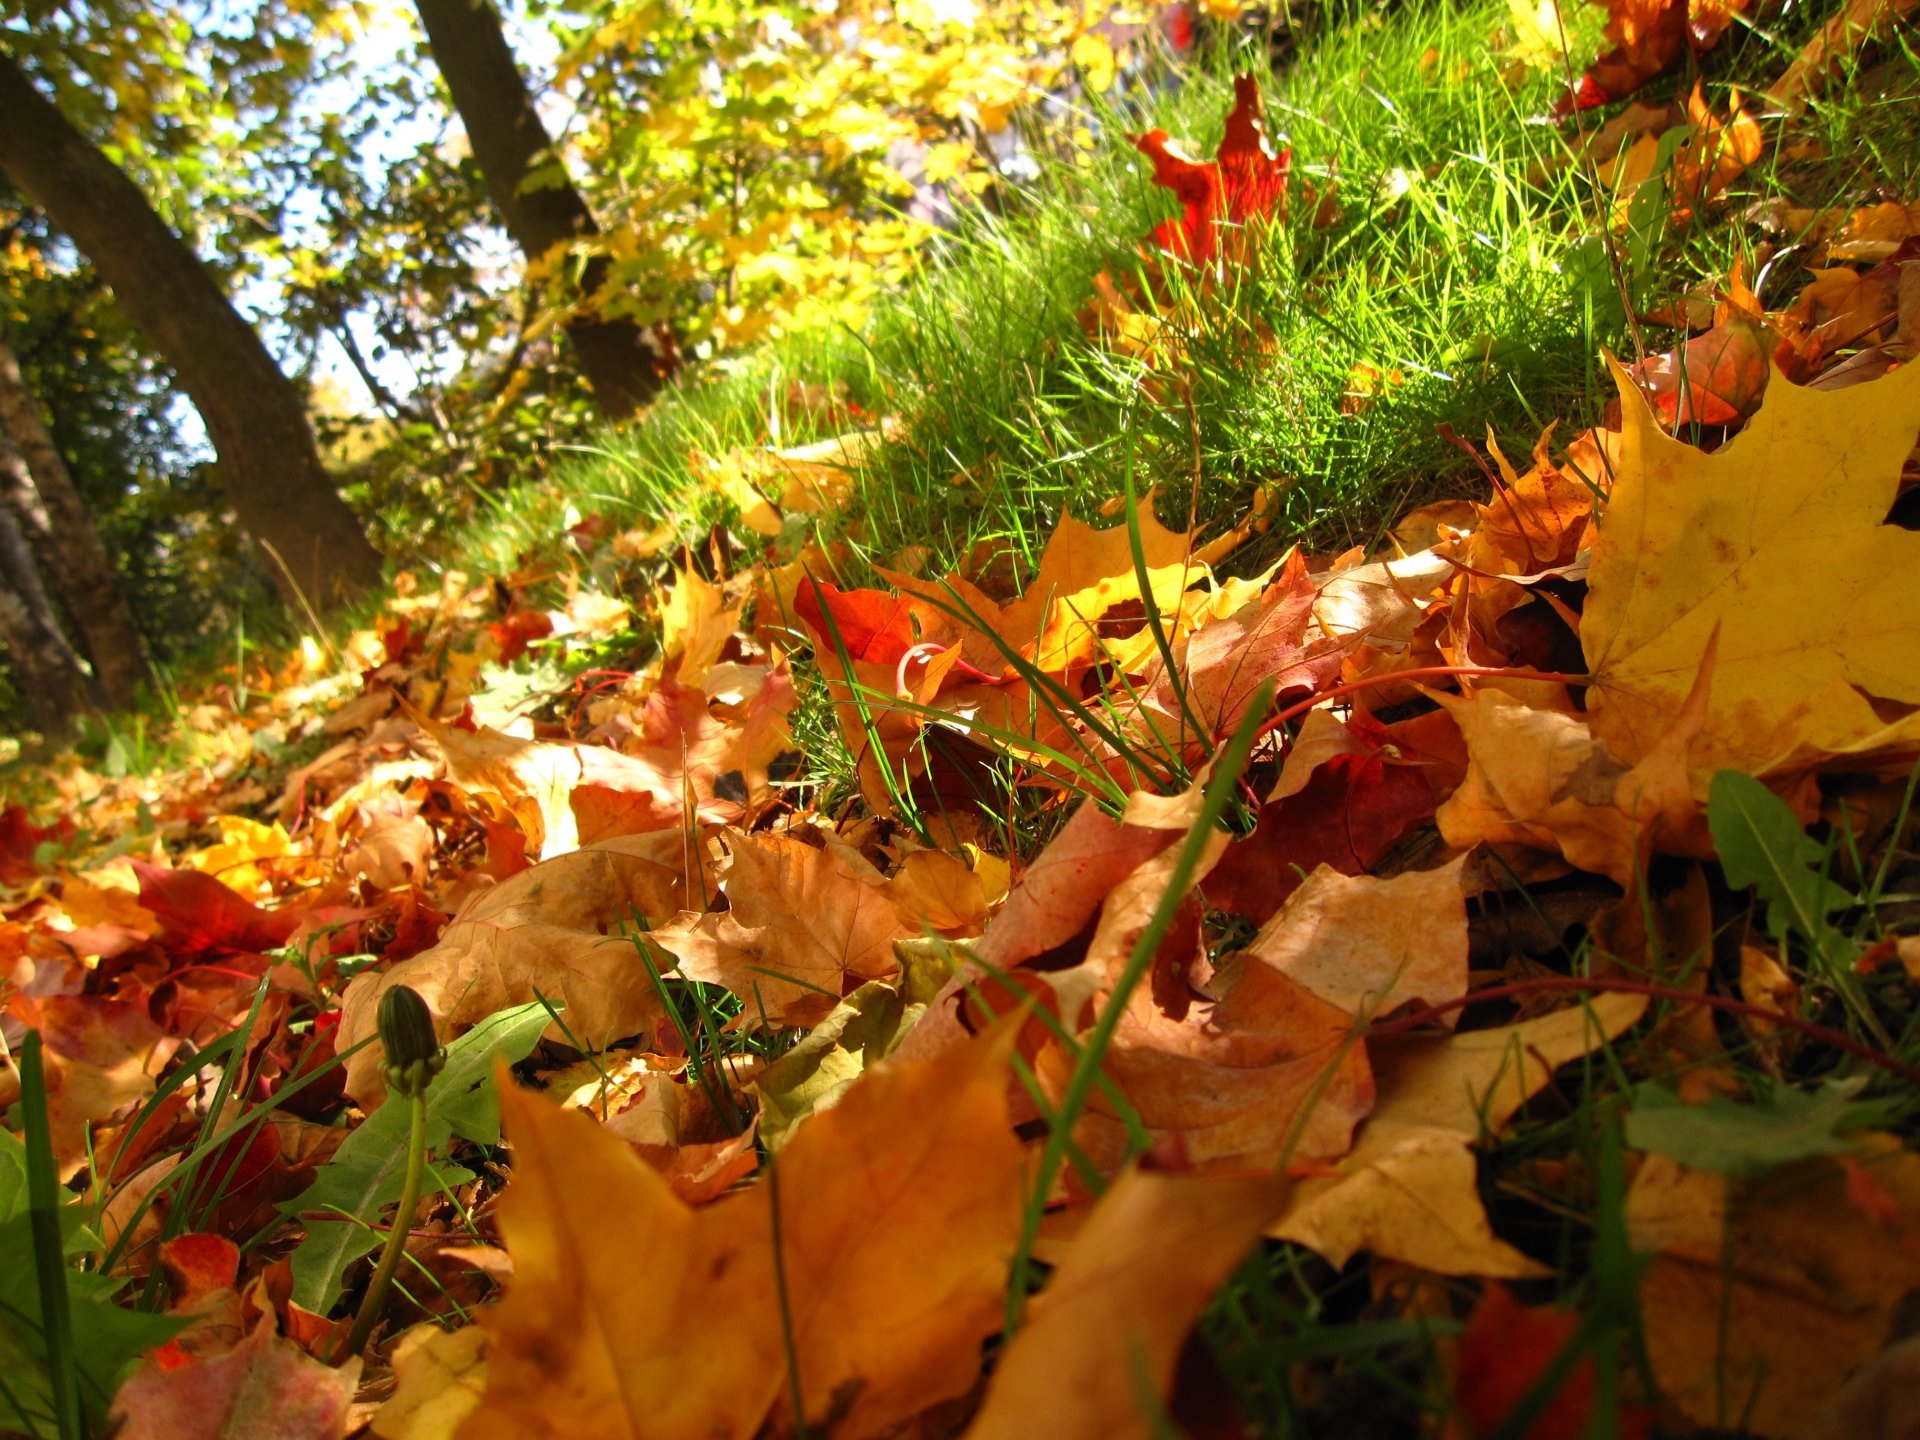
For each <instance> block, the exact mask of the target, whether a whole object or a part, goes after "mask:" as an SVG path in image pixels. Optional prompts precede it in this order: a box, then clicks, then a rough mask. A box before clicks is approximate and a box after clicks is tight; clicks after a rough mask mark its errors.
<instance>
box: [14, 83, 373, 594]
mask: <svg viewBox="0 0 1920 1440" xmlns="http://www.w3.org/2000/svg"><path fill="white" fill-rule="evenodd" d="M0 170H5V171H6V173H7V174H8V175H9V176H10V177H11V178H12V179H13V181H14V183H15V184H16V185H18V186H19V187H20V188H21V189H22V190H24V191H25V192H26V193H27V195H28V196H29V197H30V198H31V199H32V200H33V201H34V203H35V204H37V205H39V206H40V208H41V209H43V210H45V211H46V212H47V215H48V217H49V218H51V219H52V221H53V223H54V224H55V225H57V226H58V227H59V228H60V229H62V230H64V231H65V232H66V233H67V235H68V237H69V238H70V239H71V240H72V241H73V243H74V244H75V245H77V246H78V247H79V248H80V249H81V250H82V251H83V252H85V254H86V255H87V257H88V258H89V259H90V260H92V261H93V263H94V267H95V268H96V269H97V270H98V271H99V272H100V277H101V278H102V279H103V280H105V281H106V282H107V284H108V285H110V286H112V287H113V293H114V298H115V299H116V300H117V301H118V302H119V304H120V308H121V309H122V310H123V311H125V312H126V314H127V317H128V318H129V319H130V320H132V321H133V323H134V324H135V325H137V326H138V327H139V328H140V330H141V332H142V333H143V334H144V335H145V336H146V337H147V339H148V341H149V342H150V343H151V344H152V345H153V347H154V349H155V350H157V351H158V352H159V353H160V356H161V358H162V359H164V360H165V361H166V362H167V364H168V365H170V366H171V367H172V368H173V371H174V373H175V374H176V375H178V376H179V378H180V383H181V385H182V386H183V387H185V389H186V391H187V393H188V394H189V395H190V396H192V397H193V403H194V407H195V408H196V409H198V410H199V412H200V416H201V418H202V419H203V420H205V421H206V425H207V434H208V435H209V436H210V437H211V438H212V440H213V446H214V449H215V450H216V451H217V452H218V453H219V456H220V479H221V484H222V486H223V487H224V488H225V490H226V495H227V500H228V502H229V503H230V504H231V505H232V506H233V508H234V511H235V513H236V514H238V515H239V517H240V523H241V524H242V525H244V526H245V527H246V528H247V531H248V533H249V534H251V535H252V536H253V537H254V538H255V539H256V540H257V541H259V542H260V545H261V547H262V548H263V549H264V550H266V551H267V554H268V560H267V563H268V568H269V570H270V572H271V573H272V575H273V578H274V583H275V584H276V585H277V586H279V588H280V590H281V593H282V594H284V595H286V596H288V598H289V599H293V600H295V601H296V603H297V602H299V601H300V600H301V599H302V598H304V600H305V602H306V603H310V604H315V605H325V604H330V603H331V602H333V601H334V600H336V599H339V598H340V597H342V596H343V595H346V594H349V593H351V592H354V591H357V590H364V589H367V588H368V587H370V586H372V585H374V584H376V583H377V582H378V581H379V579H380V556H379V553H378V552H377V551H375V550H374V548H373V546H372V545H370V544H368V543H367V537H366V534H365V532H364V531H363V530H361V528H360V522H359V521H358V520H356V519H355V518H354V514H353V511H352V510H350V509H348V508H347V503H346V501H344V500H342V499H341V498H340V492H339V491H337V490H336V489H334V487H333V478H332V477H331V476H330V475H328V473H327V468H326V466H325V465H324V464H322V463H321V460H320V451H319V449H318V448H317V447H316V446H315V444H314V439H313V429H312V427H311V426H310V425H309V424H308V422H307V411H306V405H305V402H304V401H303V399H302V398H301V395H300V391H299V389H298V388H297V387H296V386H295V385H294V384H293V382H292V381H290V380H289V379H287V377H286V376H285V375H284V374H282V373H281V371H280V367H279V366H278V365H276V364H274V361H273V357H272V356H271V355H269V354H268V353H267V348H266V346H264V345H262V344H261V343H260V337H259V336H258V335H256V334H254V332H253V329H252V327H251V326H249V325H248V324H247V322H246V321H245V320H243V319H241V318H240V314H239V312H238V311H236V310H235V309H234V308H233V306H232V305H231V304H230V303H229V302H228V300H227V297H226V295H225V293H224V292H223V291H222V290H221V288H220V286H219V283H218V282H217V281H216V280H215V279H214V277H213V275H212V274H211V273H210V272H209V271H208V270H207V268H206V267H205V266H204V265H202V264H201V263H200V257H199V256H198V255H196V254H195V253H194V251H193V249H192V247H191V246H189V245H188V244H187V243H186V242H185V241H183V240H182V239H181V238H180V237H179V236H178V235H176V234H174V233H173V231H171V230H169V229H168V228H167V226H166V223H165V222H164V221H163V220H161V218H160V217H159V216H158V215H157V214H155V213H154V209H153V207H152V206H151V205H150V204H148V203H147V198H146V196H144V195H143V194H141V193H140V189H139V187H138V186H137V185H135V184H134V183H133V182H132V181H131V180H129V179H128V178H127V177H126V176H125V175H124V174H122V173H121V171H120V170H119V169H118V168H116V167H115V165H114V164H113V162H112V161H111V160H109V159H107V157H106V156H105V155H103V154H101V153H100V150H99V149H98V148H97V147H96V146H95V145H94V144H93V142H92V141H90V140H88V139H87V138H86V137H85V136H84V135H82V134H81V133H80V132H79V131H78V130H75V129H74V128H73V126H71V125H70V124H68V123H67V120H66V117H65V116H63V115H62V114H61V113H60V111H59V109H58V108H57V107H56V106H55V105H54V104H53V103H52V102H51V101H49V100H48V99H47V98H46V97H45V96H43V95H42V94H41V93H40V92H39V90H37V89H36V88H34V85H33V82H32V81H31V80H29V79H28V78H27V75H26V73H25V72H24V71H22V70H21V69H20V67H19V66H18V65H16V64H15V63H14V62H13V61H12V59H11V58H9V57H8V56H7V55H6V54H5V53H4V52H0Z"/></svg>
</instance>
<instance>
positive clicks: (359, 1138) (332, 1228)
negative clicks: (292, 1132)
mask: <svg viewBox="0 0 1920 1440" xmlns="http://www.w3.org/2000/svg"><path fill="white" fill-rule="evenodd" d="M551 1021H552V1016H551V1014H550V1013H549V1012H548V1009H547V1007H546V1006H545V1005H542V1004H539V1003H535V1004H532V1005H519V1006H515V1007H514V1008H513V1009H511V1010H502V1011H500V1012H499V1013H498V1014H495V1015H489V1016H488V1017H487V1018H486V1019H485V1020H482V1021H481V1022H480V1023H479V1024H478V1025H476V1026H474V1027H473V1029H471V1030H469V1031H468V1032H467V1033H466V1034H464V1035H462V1036H461V1037H460V1038H459V1039H458V1040H456V1041H454V1042H453V1043H452V1044H451V1045H449V1046H448V1047H447V1066H446V1069H444V1070H442V1071H441V1072H440V1074H439V1075H438V1076H436V1077H435V1079H434V1081H433V1084H432V1085H431V1086H429V1087H428V1089H427V1149H428V1150H429V1151H433V1150H438V1149H440V1148H441V1147H442V1146H443V1145H445V1144H446V1143H447V1140H448V1139H449V1137H451V1136H452V1135H455V1134H458V1135H461V1136H463V1137H464V1138H466V1139H468V1140H471V1141H473V1143H474V1144H476V1145H493V1144H497V1143H498V1142H499V1139H500V1097H499V1096H498V1095H497V1094H495V1093H494V1089H493V1062H494V1057H495V1056H504V1057H505V1058H506V1060H507V1061H508V1063H509V1064H514V1063H518V1062H519V1061H521V1060H524V1059H526V1058H527V1056H528V1055H529V1054H531V1053H532V1051H533V1047H534V1046H535V1045H536V1044H538V1043H539V1040H540V1032H541V1031H543V1030H545V1029H546V1028H547V1026H548V1024H550V1023H551ZM406 1139H407V1107H406V1106H405V1105H397V1104H389V1105H383V1106H381V1107H380V1108H379V1109H378V1110H376V1111H374V1112H373V1114H372V1115H371V1116H369V1117H368V1118H367V1120H366V1122H365V1123H364V1124H362V1125H361V1126H360V1128H359V1129H357V1130H355V1131H354V1132H353V1134H351V1135H349V1136H348V1137H347V1139H346V1141H345V1143H343V1144H342V1145H341V1146H340V1148H339V1149H338V1150H337V1151H335V1152H334V1156H333V1160H332V1161H331V1162H330V1163H329V1164H326V1165H323V1166H321V1167H320V1173H319V1175H318V1176H317V1177H315V1179H314V1182H313V1184H312V1185H310V1186H308V1187H307V1188H306V1189H305V1190H304V1191H302V1192H301V1193H300V1195H299V1196H297V1197H296V1198H295V1199H293V1200H292V1201H290V1202H289V1203H288V1204H287V1205H286V1206H284V1207H282V1208H283V1209H284V1210H285V1211H286V1212H287V1213H288V1214H298V1213H302V1212H311V1211H316V1210H331V1211H336V1212H338V1213H339V1214H342V1215H351V1216H353V1217H354V1219H353V1220H339V1221H332V1220H315V1221H312V1222H310V1223H309V1224H308V1227H307V1238H306V1239H304V1240H302V1241H301V1242H300V1244H299V1245H298V1246H297V1247H296V1248H295V1249H294V1252H293V1299H294V1302H295V1303H296V1304H298V1305H300V1306H301V1307H302V1308H304V1309H307V1310H311V1311H313V1312H314V1313H315V1314H316V1315H325V1314H326V1313H327V1312H328V1311H329V1310H331V1309H333V1305H334V1302H335V1301H336V1300H338V1299H339V1298H340V1290H341V1287H342V1284H343V1282H344V1281H345V1279H346V1274H347V1268H348V1267H349V1266H351V1265H352V1264H353V1262H354V1261H356V1260H358V1259H359V1258H360V1257H361V1256H362V1255H366V1254H369V1253H371V1252H372V1251H373V1250H375V1249H377V1248H378V1247H379V1245H380V1242H381V1240H382V1239H383V1238H384V1237H383V1236H382V1234H381V1232H380V1231H378V1230H376V1229H374V1228H373V1224H374V1222H375V1221H377V1220H378V1219H379V1218H380V1215H381V1214H382V1212H383V1211H385V1209H386V1208H387V1207H388V1206H389V1205H392V1204H394V1203H395V1202H396V1201H398V1200H399V1198H400V1190H401V1187H402V1185H403V1184H404V1182H405V1179H406V1169H407V1145H406ZM431 1168H432V1177H431V1179H430V1180H429V1184H439V1185H442V1186H452V1185H457V1184H460V1183H462V1182H464V1181H465V1180H469V1179H471V1178H472V1176H471V1174H470V1173H469V1172H467V1171H465V1170H463V1169H461V1168H460V1167H459V1166H457V1165H446V1164H440V1165H435V1166H433V1167H431Z"/></svg>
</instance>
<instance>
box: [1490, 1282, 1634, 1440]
mask: <svg viewBox="0 0 1920 1440" xmlns="http://www.w3.org/2000/svg"><path fill="white" fill-rule="evenodd" d="M1579 1328H1580V1317H1579V1316H1578V1315H1576V1314H1574V1313H1573V1312H1572V1311H1569V1310H1556V1309H1554V1308H1553V1307H1551V1306H1548V1305H1522V1304H1521V1303H1520V1302H1519V1301H1518V1300H1516V1299H1514V1298H1513V1292H1512V1291H1510V1290H1508V1289H1507V1287H1506V1286H1504V1285H1502V1284H1500V1283H1498V1282H1497V1281H1489V1282H1488V1283H1487V1288H1486V1290H1485V1291H1484V1292H1482V1294H1481V1296H1480V1303H1479V1304H1478V1305H1476V1306H1474V1307H1473V1314H1472V1315H1470V1316H1468V1317H1467V1328H1466V1330H1465V1331H1464V1332H1463V1333H1462V1334H1461V1336H1460V1360H1459V1365H1458V1366H1457V1368H1456V1369H1455V1371H1454V1376H1453V1399H1454V1404H1455V1405H1456V1406H1457V1407H1458V1410H1459V1415H1460V1418H1461V1419H1462V1420H1464V1421H1465V1422H1466V1423H1467V1425H1468V1427H1469V1432H1470V1433H1471V1434H1474V1435H1492V1434H1494V1433H1495V1432H1496V1431H1498V1430H1499V1429H1500V1427H1501V1425H1502V1424H1503V1423H1504V1422H1505V1421H1506V1419H1507V1416H1508V1415H1510V1414H1511V1413H1512V1412H1513V1409H1514V1407H1515V1406H1517V1405H1518V1404H1519V1403H1520V1402H1521V1401H1522V1400H1523V1399H1525V1398H1526V1395H1527V1393H1528V1391H1530V1390H1531V1389H1532V1388H1533V1385H1534V1382H1535V1381H1537V1380H1538V1379H1539V1378H1540V1376H1541V1375H1542V1374H1543V1373H1544V1372H1545V1371H1546V1369H1547V1367H1548V1366H1549V1365H1551V1364H1552V1363H1553V1360H1554V1357H1555V1356H1557V1355H1558V1354H1559V1353H1560V1351H1561V1349H1562V1347H1564V1346H1565V1345H1566V1343H1567V1342H1568V1341H1569V1340H1570V1339H1571V1338H1572V1337H1573V1333H1574V1331H1576V1330H1578V1329H1579ZM1592 1420H1593V1357H1592V1356H1590V1355H1583V1356H1581V1357H1580V1361H1579V1363H1578V1364H1576V1365H1575V1366H1574V1367H1573V1369H1572V1371H1571V1372H1570V1373H1569V1374H1568V1375H1567V1378H1566V1379H1565V1380H1563V1381H1562V1382H1561V1384H1560V1388H1559V1390H1558V1391H1556V1392H1555V1394H1554V1397H1553V1399H1552V1400H1551V1401H1550V1402H1549V1403H1548V1405H1547V1407H1546V1409H1545V1410H1544V1411H1542V1412H1541V1414H1540V1418H1539V1419H1537V1420H1535V1421H1534V1422H1533V1424H1532V1425H1531V1426H1529V1427H1528V1429H1527V1433H1526V1436H1525V1437H1524V1440H1585V1437H1586V1436H1587V1434H1588V1433H1589V1427H1590V1426H1591V1424H1592ZM1650 1421H1651V1416H1650V1415H1649V1414H1648V1413H1647V1412H1646V1411H1645V1410H1642V1409H1640V1408H1639V1407H1623V1408H1622V1409H1621V1411H1620V1415H1619V1426H1618V1428H1617V1430H1616V1431H1615V1433H1616V1434H1617V1435H1619V1436H1622V1437H1626V1440H1639V1437H1642V1436H1644V1435H1645V1434H1646V1433H1647V1429H1648V1426H1649V1423H1650Z"/></svg>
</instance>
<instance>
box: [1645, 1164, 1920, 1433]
mask: <svg viewBox="0 0 1920 1440" xmlns="http://www.w3.org/2000/svg"><path fill="white" fill-rule="evenodd" d="M1855 1163H1856V1164H1857V1165H1859V1166H1860V1167H1861V1168H1862V1169H1863V1170H1864V1173H1865V1174H1866V1175H1867V1176H1868V1177H1869V1180H1870V1183H1871V1184H1872V1185H1873V1186H1874V1187H1875V1189H1876V1190H1877V1192H1878V1193H1879V1195H1880V1196H1881V1197H1883V1198H1884V1201H1885V1205H1886V1209H1887V1212H1888V1213H1886V1214H1885V1215H1882V1216H1868V1215H1866V1214H1863V1213H1862V1210H1861V1208H1860V1207H1859V1206H1858V1205H1857V1204H1856V1203H1855V1202H1854V1199H1853V1198H1852V1194H1851V1191H1852V1188H1853V1187H1852V1186H1851V1185H1850V1183H1849V1181H1850V1176H1849V1171H1848V1167H1847V1166H1846V1165H1844V1164H1842V1163H1841V1162H1840V1161H1839V1160H1836V1159H1834V1158H1832V1157H1827V1156H1821V1157H1817V1158H1814V1159H1810V1160H1803V1161H1798V1162H1796V1163H1794V1164H1790V1165H1783V1166H1780V1167H1779V1168H1777V1169H1775V1170H1773V1171H1772V1172H1771V1173H1769V1174H1767V1175H1765V1176H1763V1177H1761V1178H1759V1179H1757V1180H1750V1181H1735V1180H1731V1179H1729V1178H1728V1177H1727V1176H1724V1175H1720V1174H1717V1173H1713V1172H1710V1171H1703V1170H1692V1169H1689V1168H1687V1167H1686V1166H1684V1165H1681V1164H1680V1163H1678V1162H1677V1161H1674V1160H1669V1159H1667V1158H1666V1157H1664V1156H1660V1155H1649V1156H1647V1157H1646V1158H1645V1159H1644V1160H1643V1161H1642V1163H1641V1165H1640V1169H1639V1171H1638V1173H1637V1174H1636V1175H1635V1176H1634V1179H1633V1183H1632V1185H1631V1186H1630V1187H1629V1188H1628V1191H1627V1204H1626V1211H1627V1229H1628V1233H1629V1236H1630V1237H1631V1239H1632V1242H1633V1244H1634V1247H1635V1248H1636V1249H1639V1250H1643V1251H1649V1252H1652V1253H1653V1254H1654V1257H1655V1258H1654V1261H1653V1264H1652V1267H1651V1268H1650V1269H1649V1270H1648V1272H1647V1274H1646V1278H1645V1280H1644V1281H1643V1282H1642V1288H1641V1304H1642V1306H1643V1314H1644V1316H1645V1326H1646V1332H1645V1333H1646V1343H1647V1354H1648V1356H1649V1358H1650V1359H1651V1360H1652V1362H1653V1369H1654V1375H1655V1377H1656V1378H1657V1379H1658V1380H1659V1381H1660V1385H1661V1389H1662V1390H1663V1391H1664V1392H1665V1394H1666V1395H1667V1397H1668V1399H1669V1400H1670V1401H1671V1402H1672V1403H1674V1404H1675V1405H1677V1406H1679V1408H1680V1409H1681V1410H1682V1411H1683V1412H1684V1413H1685V1414H1686V1415H1687V1416H1688V1418H1690V1419H1691V1420H1693V1421H1694V1422H1695V1423H1696V1424H1700V1425H1708V1426H1716V1425H1717V1426H1724V1425H1728V1424H1730V1423H1731V1422H1732V1421H1733V1420H1734V1419H1735V1418H1737V1419H1738V1420H1739V1421H1740V1422H1741V1423H1742V1424H1743V1425H1744V1426H1745V1427H1746V1428H1748V1429H1750V1430H1751V1431H1752V1432H1753V1433H1755V1434H1759V1435H1766V1436H1791V1435H1797V1434H1799V1433H1800V1432H1801V1431H1802V1430H1803V1429H1804V1428H1805V1427H1806V1426H1807V1425H1809V1424H1810V1423H1812V1421H1813V1420H1814V1419H1815V1417H1816V1416H1817V1415H1818V1414H1819V1412H1820V1410H1821V1407H1822V1406H1824V1405H1825V1404H1826V1403H1827V1401H1828V1400H1829V1399H1830V1398H1831V1397H1832V1396H1833V1395H1834V1393H1835V1392H1836V1391H1838V1390H1839V1388H1840V1386H1841V1383H1842V1382H1843V1381H1844V1380H1845V1379H1846V1377H1847V1376H1848V1375H1849V1374H1850V1373H1851V1372H1852V1371H1853V1369H1854V1368H1855V1367H1856V1366H1857V1365H1860V1364H1861V1363H1863V1362H1864V1361H1866V1360H1867V1359H1868V1358H1869V1357H1870V1356H1872V1355H1873V1354H1874V1353H1875V1352H1877V1351H1878V1350H1879V1349H1880V1347H1881V1346H1882V1345H1884V1344H1885V1343H1886V1342H1887V1340H1888V1338H1889V1336H1890V1335H1891V1334H1892V1333H1893V1326H1894V1322H1895V1314H1896V1310H1897V1309H1898V1308H1899V1307H1900V1306H1901V1304H1902V1302H1903V1300H1904V1298H1905V1297H1906V1296H1907V1295H1908V1294H1909V1293H1911V1292H1912V1291H1914V1290H1915V1289H1920V1252H1917V1250H1916V1246H1915V1243H1914V1238H1915V1236H1916V1235H1920V1156H1915V1155H1913V1154H1912V1153H1910V1152H1908V1151H1906V1150H1904V1149H1902V1148H1901V1147H1900V1144H1899V1142H1898V1141H1897V1140H1895V1139H1894V1138H1893V1137H1891V1136H1879V1137H1873V1138H1872V1139H1871V1140H1870V1141H1869V1149H1868V1151H1867V1153H1865V1154H1862V1155H1860V1156H1859V1157H1858V1159H1857V1160H1856V1161H1855ZM1810 1336H1818V1337H1819V1343H1818V1344H1809V1343H1808V1337H1810Z"/></svg>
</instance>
